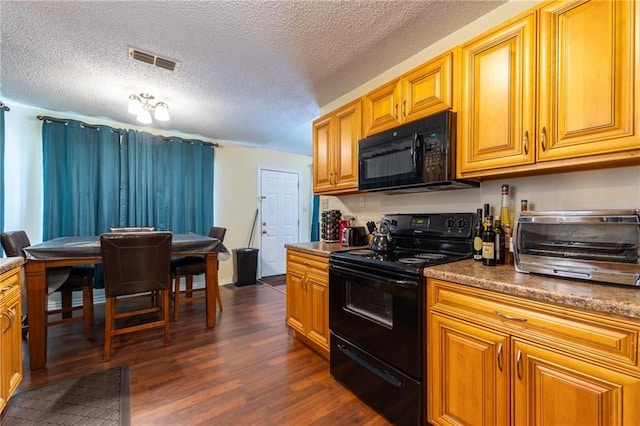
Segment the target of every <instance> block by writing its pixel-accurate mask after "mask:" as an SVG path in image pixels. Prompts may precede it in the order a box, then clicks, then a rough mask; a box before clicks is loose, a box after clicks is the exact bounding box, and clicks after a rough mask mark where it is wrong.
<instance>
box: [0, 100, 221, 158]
mask: <svg viewBox="0 0 640 426" xmlns="http://www.w3.org/2000/svg"><path fill="white" fill-rule="evenodd" d="M0 106H2V103H0ZM6 108H7V111H8V108H9V107H6ZM36 118H37V119H38V120H49V121H53V122H56V123H64V124H67V123H68V121H67V120H62V119H60V118H55V117H48V116H44V115H37V116H36ZM80 124H81V125H82V126H84V127H89V128H90V129H99V128H100V127H99V126H94V125H91V124H87V123H83V122H80ZM112 131H114V130H112ZM117 131H118V132H120V130H117ZM161 139H163V140H170V139H171V138H170V137H161ZM181 139H182V138H181ZM194 141H196V139H183V143H192V142H194ZM199 142H202V143H203V144H204V145H211V146H213V147H215V148H218V147H220V144H219V143H217V142H205V141H199Z"/></svg>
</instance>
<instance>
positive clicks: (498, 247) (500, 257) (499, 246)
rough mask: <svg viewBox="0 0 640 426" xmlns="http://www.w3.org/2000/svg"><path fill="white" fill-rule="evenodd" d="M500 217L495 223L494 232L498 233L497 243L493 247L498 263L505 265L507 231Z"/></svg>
mask: <svg viewBox="0 0 640 426" xmlns="http://www.w3.org/2000/svg"><path fill="white" fill-rule="evenodd" d="M500 222H501V221H500V219H496V220H495V222H494V225H493V232H495V233H496V244H495V246H494V247H493V249H494V251H495V259H496V264H497V265H503V264H504V263H505V258H506V250H505V236H506V235H505V232H504V229H503V228H502V224H501V223H500Z"/></svg>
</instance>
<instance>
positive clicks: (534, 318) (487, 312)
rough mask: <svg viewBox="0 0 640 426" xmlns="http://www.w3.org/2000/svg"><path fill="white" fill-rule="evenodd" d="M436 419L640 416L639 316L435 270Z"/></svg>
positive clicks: (431, 308) (634, 419) (609, 420)
mask: <svg viewBox="0 0 640 426" xmlns="http://www.w3.org/2000/svg"><path fill="white" fill-rule="evenodd" d="M427 288H428V291H427V307H428V315H427V328H426V329H427V330H428V331H427V335H428V340H427V356H426V359H427V365H426V368H427V381H428V386H427V389H429V390H430V391H429V392H427V407H428V414H427V415H428V419H429V421H430V422H431V423H433V424H436V425H462V424H465V425H487V424H492V425H540V424H548V425H559V424H580V425H591V424H593V425H635V424H640V410H638V407H637V401H639V400H640V364H639V360H638V336H639V334H640V322H639V321H632V320H625V319H621V318H617V317H616V318H614V317H610V316H606V315H603V314H599V313H592V312H589V311H581V310H577V309H573V308H565V307H562V306H557V305H552V304H547V303H543V302H538V301H531V300H528V299H522V298H518V297H514V296H507V295H502V294H499V293H495V292H490V291H486V290H481V289H475V288H471V287H468V286H464V285H458V284H455V283H450V282H445V281H441V280H437V279H429V280H428V284H427Z"/></svg>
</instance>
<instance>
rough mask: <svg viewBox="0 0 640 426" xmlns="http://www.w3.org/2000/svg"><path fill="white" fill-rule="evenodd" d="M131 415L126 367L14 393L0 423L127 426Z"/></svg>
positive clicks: (6, 425) (14, 425)
mask: <svg viewBox="0 0 640 426" xmlns="http://www.w3.org/2000/svg"><path fill="white" fill-rule="evenodd" d="M130 416H131V408H130V404H129V368H128V367H115V368H111V369H109V370H104V371H99V372H97V373H93V374H89V375H86V376H80V377H76V378H73V379H67V380H63V381H61V382H58V383H52V384H49V385H45V386H42V387H39V388H35V389H29V390H26V391H24V392H20V393H17V394H15V395H14V396H13V397H12V398H11V399H10V400H9V405H8V406H7V408H6V410H5V412H4V413H3V415H2V422H1V423H2V425H3V426H23V425H24V426H27V425H64V426H67V425H100V426H108V425H113V426H128V425H130V424H131V418H130Z"/></svg>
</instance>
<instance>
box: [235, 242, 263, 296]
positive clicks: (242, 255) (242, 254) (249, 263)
mask: <svg viewBox="0 0 640 426" xmlns="http://www.w3.org/2000/svg"><path fill="white" fill-rule="evenodd" d="M231 252H232V253H233V283H234V284H235V285H236V286H238V287H240V286H243V285H251V284H255V283H256V276H257V268H258V249H256V248H239V249H233V250H231Z"/></svg>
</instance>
